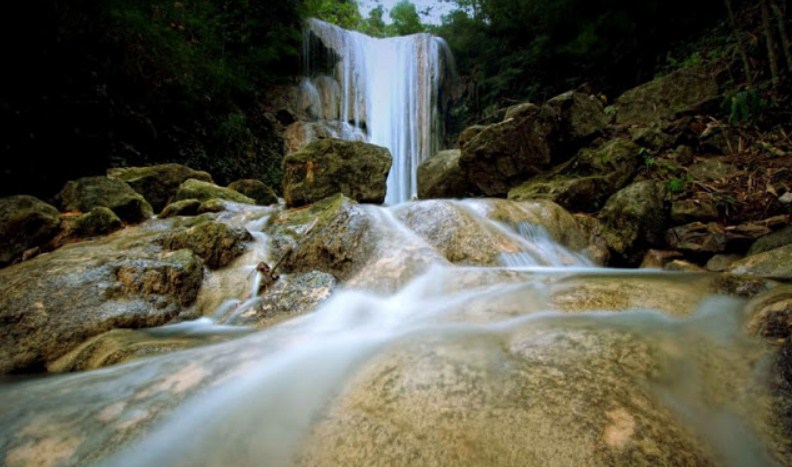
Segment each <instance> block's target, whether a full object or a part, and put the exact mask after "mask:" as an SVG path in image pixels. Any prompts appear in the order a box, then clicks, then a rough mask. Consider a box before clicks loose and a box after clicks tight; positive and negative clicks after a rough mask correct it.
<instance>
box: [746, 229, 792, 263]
mask: <svg viewBox="0 0 792 467" xmlns="http://www.w3.org/2000/svg"><path fill="white" fill-rule="evenodd" d="M791 243H792V225H789V226H786V227H784V228H783V229H781V230H778V231H775V232H773V233H771V234H768V235H765V236H764V237H761V238H759V239H758V240H756V241H755V242H754V243H753V244H752V245H751V248H749V249H748V256H751V255H757V254H759V253H764V252H766V251H770V250H773V249H775V248H779V247H782V246H784V245H789V244H791Z"/></svg>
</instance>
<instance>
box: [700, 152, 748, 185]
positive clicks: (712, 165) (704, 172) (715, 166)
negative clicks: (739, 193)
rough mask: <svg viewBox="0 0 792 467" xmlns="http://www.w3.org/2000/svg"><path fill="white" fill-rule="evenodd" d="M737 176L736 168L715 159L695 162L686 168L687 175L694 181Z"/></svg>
mask: <svg viewBox="0 0 792 467" xmlns="http://www.w3.org/2000/svg"><path fill="white" fill-rule="evenodd" d="M738 174H739V170H738V169H737V167H735V166H734V165H732V164H730V163H728V162H725V161H723V160H722V159H721V158H717V157H714V158H707V159H704V160H700V161H697V162H696V163H694V164H693V165H691V166H690V167H688V175H690V176H691V177H693V179H694V180H701V181H705V182H709V181H713V180H721V179H724V178H730V177H734V176H736V175H738Z"/></svg>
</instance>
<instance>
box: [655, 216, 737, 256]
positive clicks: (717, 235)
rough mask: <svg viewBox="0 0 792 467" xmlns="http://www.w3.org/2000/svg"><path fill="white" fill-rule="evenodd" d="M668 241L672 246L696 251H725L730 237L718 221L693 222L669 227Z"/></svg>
mask: <svg viewBox="0 0 792 467" xmlns="http://www.w3.org/2000/svg"><path fill="white" fill-rule="evenodd" d="M666 242H667V243H668V245H669V246H671V247H672V248H676V249H679V250H685V251H690V252H694V253H723V252H724V251H726V246H727V244H728V237H727V235H726V230H725V229H724V228H723V226H722V225H720V224H718V223H716V222H709V223H707V224H704V223H703V222H692V223H690V224H685V225H681V226H679V227H674V228H672V229H669V230H668V232H667V233H666Z"/></svg>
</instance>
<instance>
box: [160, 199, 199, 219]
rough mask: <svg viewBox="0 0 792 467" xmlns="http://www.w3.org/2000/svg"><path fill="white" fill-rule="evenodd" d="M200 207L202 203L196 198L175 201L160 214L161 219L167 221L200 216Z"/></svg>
mask: <svg viewBox="0 0 792 467" xmlns="http://www.w3.org/2000/svg"><path fill="white" fill-rule="evenodd" d="M200 207H201V202H200V201H199V200H197V199H195V198H188V199H182V200H179V201H174V202H172V203H170V204H169V205H167V206H165V209H163V210H162V212H161V213H160V214H159V218H160V219H167V218H169V217H173V216H195V215H197V214H198V209H199V208H200Z"/></svg>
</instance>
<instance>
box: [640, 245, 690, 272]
mask: <svg viewBox="0 0 792 467" xmlns="http://www.w3.org/2000/svg"><path fill="white" fill-rule="evenodd" d="M681 258H682V253H680V252H678V251H669V250H655V249H651V250H649V251H647V252H646V254H645V255H644V257H643V261H641V266H640V267H641V268H648V269H663V268H664V267H665V266H666V265H667V264H668V263H670V262H672V261H675V260H678V259H681Z"/></svg>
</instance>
